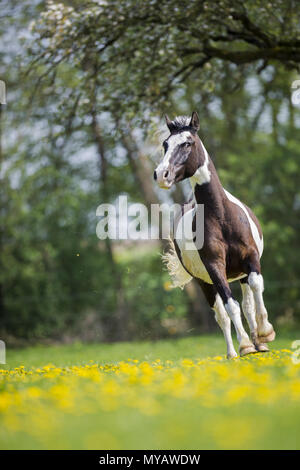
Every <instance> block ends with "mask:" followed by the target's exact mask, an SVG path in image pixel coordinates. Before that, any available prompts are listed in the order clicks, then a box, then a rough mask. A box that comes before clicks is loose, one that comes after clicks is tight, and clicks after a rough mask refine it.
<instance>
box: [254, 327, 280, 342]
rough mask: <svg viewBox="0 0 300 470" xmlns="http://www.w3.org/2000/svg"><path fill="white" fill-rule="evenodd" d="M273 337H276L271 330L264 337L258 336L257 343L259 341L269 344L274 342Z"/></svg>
mask: <svg viewBox="0 0 300 470" xmlns="http://www.w3.org/2000/svg"><path fill="white" fill-rule="evenodd" d="M275 336H276V333H275V331H274V330H273V328H272V330H271V332H270V333H269V334H268V335H266V336H259V337H258V341H259V342H260V343H270V342H271V341H274V339H275Z"/></svg>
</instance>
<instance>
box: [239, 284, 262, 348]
mask: <svg viewBox="0 0 300 470" xmlns="http://www.w3.org/2000/svg"><path fill="white" fill-rule="evenodd" d="M240 283H241V288H242V294H243V300H242V310H243V313H244V315H245V317H246V320H247V322H248V325H249V329H250V336H251V340H252V342H253V344H254V346H255V349H256V350H257V351H259V352H267V351H269V349H268V347H267V346H266V345H265V344H263V343H261V342H260V341H259V340H258V334H257V322H256V308H255V301H254V296H253V292H252V289H251V287H250V286H249V284H248V278H244V279H241V280H240Z"/></svg>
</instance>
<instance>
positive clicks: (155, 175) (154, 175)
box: [153, 171, 157, 181]
mask: <svg viewBox="0 0 300 470" xmlns="http://www.w3.org/2000/svg"><path fill="white" fill-rule="evenodd" d="M153 178H154V179H155V181H156V180H157V174H156V171H155V172H154V173H153Z"/></svg>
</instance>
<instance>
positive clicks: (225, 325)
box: [213, 294, 237, 359]
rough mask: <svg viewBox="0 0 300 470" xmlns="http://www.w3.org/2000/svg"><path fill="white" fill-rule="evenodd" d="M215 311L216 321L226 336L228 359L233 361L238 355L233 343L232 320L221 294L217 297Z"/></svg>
mask: <svg viewBox="0 0 300 470" xmlns="http://www.w3.org/2000/svg"><path fill="white" fill-rule="evenodd" d="M213 309H214V311H215V318H216V321H217V323H218V324H219V326H220V328H221V330H222V331H223V334H224V338H225V341H226V345H227V358H228V359H232V358H233V357H236V356H237V353H236V351H235V349H234V346H233V342H232V336H231V324H230V318H229V316H228V313H227V312H226V310H225V307H224V304H223V300H222V299H221V297H220V295H219V294H217V295H216V300H215V303H214V306H213Z"/></svg>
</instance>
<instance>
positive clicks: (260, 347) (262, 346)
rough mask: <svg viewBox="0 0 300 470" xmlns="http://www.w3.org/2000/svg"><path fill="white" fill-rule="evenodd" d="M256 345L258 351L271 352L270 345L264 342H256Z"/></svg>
mask: <svg viewBox="0 0 300 470" xmlns="http://www.w3.org/2000/svg"><path fill="white" fill-rule="evenodd" d="M255 347H256V351H257V352H269V351H270V349H269V348H268V346H267V345H266V344H264V343H259V344H256V345H255Z"/></svg>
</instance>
